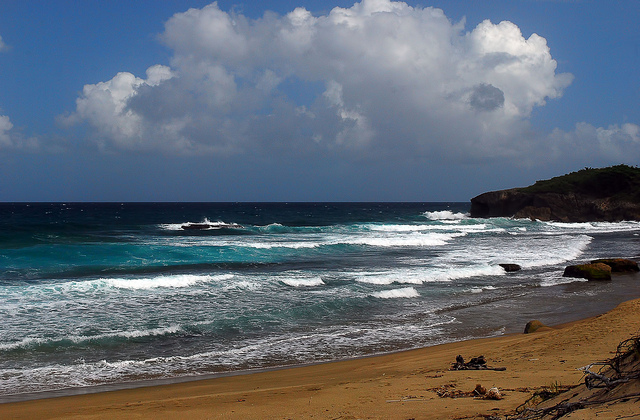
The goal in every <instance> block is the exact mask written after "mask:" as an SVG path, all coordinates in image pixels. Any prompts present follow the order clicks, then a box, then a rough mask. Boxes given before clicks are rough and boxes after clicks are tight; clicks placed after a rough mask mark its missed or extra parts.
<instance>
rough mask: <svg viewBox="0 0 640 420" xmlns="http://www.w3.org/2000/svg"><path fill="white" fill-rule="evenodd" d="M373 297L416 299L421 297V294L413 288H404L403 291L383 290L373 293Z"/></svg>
mask: <svg viewBox="0 0 640 420" xmlns="http://www.w3.org/2000/svg"><path fill="white" fill-rule="evenodd" d="M371 296H373V297H377V298H380V299H396V298H414V297H418V296H420V293H418V291H417V290H416V289H414V288H413V287H403V288H402V289H391V290H382V291H380V292H375V293H372V294H371Z"/></svg>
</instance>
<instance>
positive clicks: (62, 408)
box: [0, 300, 640, 419]
mask: <svg viewBox="0 0 640 420" xmlns="http://www.w3.org/2000/svg"><path fill="white" fill-rule="evenodd" d="M523 328H524V326H523ZM638 332H640V300H633V301H629V302H625V303H623V304H621V305H619V306H618V307H617V308H616V309H614V310H612V311H610V312H608V313H606V314H603V315H600V316H597V317H594V318H590V319H586V320H583V321H579V322H576V323H572V324H568V325H564V326H562V327H558V328H556V329H553V330H546V331H540V332H536V333H533V334H526V335H525V334H515V335H509V336H502V337H496V338H489V339H481V340H471V341H466V342H460V343H453V344H446V345H441V346H435V347H430V348H425V349H419V350H411V351H406V352H399V353H394V354H388V355H383V356H377V357H370V358H364V359H358V360H348V361H342V362H335V363H325V364H320V365H313V366H306V367H300V368H291V369H282V370H275V371H268V372H262V373H255V374H250V375H240V376H233V377H224V378H216V379H209V380H201V381H194V382H187V383H180V384H172V385H163V386H155V387H147V388H138V389H132V390H122V391H113V392H103V393H99V394H90V395H81V396H70V397H61V398H52V399H43V400H35V401H26V402H19V403H9V404H0V418H2V419H52V418H69V419H124V418H126V419H136V418H145V419H146V418H153V419H218V418H220V419H310V418H314V419H463V418H482V417H478V415H479V414H482V415H485V416H486V415H490V414H493V415H504V414H506V413H507V412H509V411H511V410H513V409H515V408H516V407H517V406H518V405H520V404H521V403H523V402H524V401H525V400H526V399H527V398H529V397H530V396H531V394H532V392H534V391H535V390H539V389H541V388H542V387H547V386H553V385H556V384H558V385H575V384H578V383H579V382H580V381H581V379H582V373H581V372H580V371H578V370H577V368H579V367H582V366H585V365H587V364H589V363H591V362H595V361H599V360H604V359H608V358H610V357H611V356H612V354H613V353H614V352H615V349H616V346H617V345H618V343H619V342H621V341H623V340H625V339H628V338H630V337H632V336H634V335H637V334H638ZM458 354H460V355H462V356H463V357H464V358H465V359H467V360H468V359H470V358H471V357H475V356H479V355H484V356H485V357H486V359H487V361H488V364H489V365H491V366H496V367H498V366H500V367H506V371H503V372H499V371H484V370H482V371H469V370H465V371H450V370H449V367H450V366H451V364H452V363H453V362H454V361H455V357H456V355H458ZM476 384H482V385H483V386H484V387H485V388H487V389H489V388H491V387H497V388H498V389H499V390H500V392H501V393H502V395H503V397H504V398H503V399H502V400H499V401H492V400H482V399H476V398H473V397H461V398H442V397H439V396H438V394H437V392H436V391H437V390H438V389H446V390H449V391H464V392H468V391H472V390H473V389H474V388H475V386H476ZM629 404H633V405H629ZM616 407H618V408H620V410H622V411H621V412H623V413H625V415H628V413H629V412H631V413H632V415H634V414H633V412H634V410H636V407H638V408H637V409H638V410H640V404H639V403H638V401H637V399H636V400H634V401H632V402H627V403H626V405H625V403H624V402H623V403H620V404H617V405H614V406H611V407H607V410H609V411H608V412H607V413H609V414H610V412H611V410H614V411H615V410H616V409H617V408H616ZM629 407H632V408H629ZM624 410H626V411H624ZM629 410H631V411H629ZM613 415H615V413H614V414H612V416H613ZM639 417H640V416H639ZM572 418H579V417H572ZM598 418H600V417H598ZM603 418H615V417H603ZM629 418H634V417H629Z"/></svg>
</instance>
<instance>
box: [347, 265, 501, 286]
mask: <svg viewBox="0 0 640 420" xmlns="http://www.w3.org/2000/svg"><path fill="white" fill-rule="evenodd" d="M503 275H505V271H504V269H503V268H502V267H500V266H490V265H471V266H466V267H420V268H414V269H396V270H392V271H380V272H360V273H357V274H356V275H355V276H354V280H355V281H357V282H359V283H368V284H377V285H388V284H393V283H397V284H424V283H430V282H443V281H445V282H446V281H452V280H458V279H463V278H471V277H485V276H503Z"/></svg>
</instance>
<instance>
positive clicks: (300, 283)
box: [280, 277, 325, 287]
mask: <svg viewBox="0 0 640 420" xmlns="http://www.w3.org/2000/svg"><path fill="white" fill-rule="evenodd" d="M280 281H281V282H283V283H284V284H286V285H287V286H291V287H313V286H322V285H323V284H325V283H324V282H323V281H322V278H320V277H306V278H298V277H287V278H284V279H280Z"/></svg>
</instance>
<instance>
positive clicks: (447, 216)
mask: <svg viewBox="0 0 640 420" xmlns="http://www.w3.org/2000/svg"><path fill="white" fill-rule="evenodd" d="M423 215H424V216H425V217H426V218H427V219H430V220H441V221H444V220H464V219H468V218H469V214H468V213H454V212H452V211H451V210H441V211H426V212H424V213H423Z"/></svg>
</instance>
